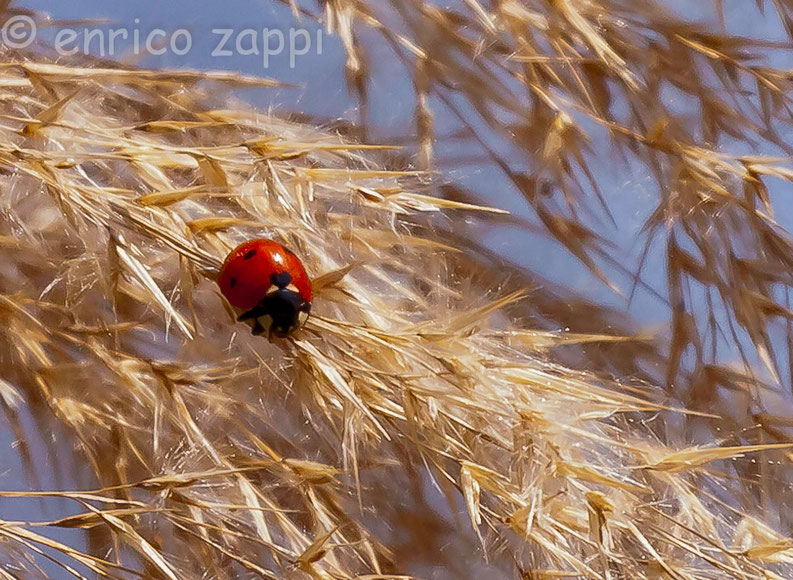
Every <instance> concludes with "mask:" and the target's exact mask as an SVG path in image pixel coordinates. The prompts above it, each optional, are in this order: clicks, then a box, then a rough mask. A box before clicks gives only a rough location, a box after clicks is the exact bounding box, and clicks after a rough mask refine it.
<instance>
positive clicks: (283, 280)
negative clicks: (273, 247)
mask: <svg viewBox="0 0 793 580" xmlns="http://www.w3.org/2000/svg"><path fill="white" fill-rule="evenodd" d="M270 283H271V284H274V285H276V286H278V288H280V289H282V290H283V289H284V288H286V287H287V286H289V284H291V283H292V275H291V274H290V273H289V272H279V273H277V274H270Z"/></svg>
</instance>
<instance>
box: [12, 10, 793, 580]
mask: <svg viewBox="0 0 793 580" xmlns="http://www.w3.org/2000/svg"><path fill="white" fill-rule="evenodd" d="M4 4H7V3H4ZM747 4H750V3H748V2H747ZM713 7H714V8H715V9H716V10H717V12H718V10H719V9H720V8H721V3H720V2H714V3H713ZM293 9H294V10H295V12H296V13H301V17H303V18H306V17H316V18H319V19H322V20H323V21H325V22H326V23H327V25H328V27H329V28H330V29H331V31H333V32H335V33H337V34H339V35H340V36H341V38H342V40H343V41H344V45H345V47H346V49H347V53H348V60H347V80H348V82H349V85H350V87H351V88H352V90H353V91H356V94H357V95H358V97H359V98H360V100H361V110H362V111H363V112H364V113H365V112H366V110H367V99H368V96H367V82H368V78H369V74H370V68H369V67H370V66H371V63H370V62H369V61H368V59H367V58H366V57H365V55H364V53H363V47H362V46H361V45H360V43H359V36H358V35H359V34H360V33H362V32H363V31H365V30H366V31H369V32H372V31H373V32H374V33H375V34H376V35H377V38H378V39H379V40H380V41H382V42H385V43H387V44H388V45H390V47H391V48H392V49H393V53H392V54H393V56H394V58H399V59H400V60H401V61H402V62H403V63H404V64H405V66H406V67H408V69H409V70H411V71H412V73H413V79H414V88H415V93H416V96H417V99H416V106H417V109H416V113H415V117H416V125H417V128H418V130H417V136H418V140H417V142H416V144H417V147H416V152H417V154H418V159H419V163H418V166H419V167H423V168H431V167H432V166H433V158H434V151H435V149H434V148H435V146H436V144H437V143H439V142H440V141H441V140H442V139H443V138H444V137H442V136H436V135H435V134H434V132H433V125H434V122H433V119H434V115H436V114H438V111H439V110H443V111H444V112H445V114H448V113H451V114H452V115H454V116H455V117H456V118H457V119H458V121H459V124H460V126H461V128H462V133H463V134H464V135H465V136H466V137H467V138H469V139H470V140H471V142H472V143H474V145H475V146H476V148H477V150H479V151H484V153H485V156H484V157H485V159H486V160H487V162H488V163H491V164H494V165H495V166H496V167H497V168H498V170H499V171H501V172H502V173H503V174H504V175H505V176H506V177H508V178H509V180H511V182H512V185H513V186H514V191H515V192H518V193H519V194H520V195H522V196H523V197H524V198H525V200H526V201H527V202H528V203H529V205H530V207H531V209H532V210H533V212H534V213H535V214H536V217H537V218H538V220H537V223H538V224H540V226H541V228H542V229H543V231H545V232H546V233H547V234H548V235H549V236H550V237H551V238H552V239H556V240H557V241H558V242H559V243H560V244H563V245H564V246H566V247H567V249H568V250H569V251H570V252H571V253H572V254H573V255H574V256H575V257H576V258H577V259H579V260H580V261H581V262H582V263H584V264H585V265H586V266H587V267H588V268H589V269H590V270H591V271H592V272H593V273H594V274H595V275H596V276H597V277H599V278H600V279H601V280H602V281H603V282H605V283H606V284H608V285H609V286H612V287H615V288H616V287H617V284H615V283H614V282H613V281H612V280H611V278H610V276H609V273H610V272H611V271H612V270H613V271H618V270H617V265H618V264H620V263H621V258H620V255H619V251H618V249H617V248H615V247H614V246H613V245H612V244H609V242H608V237H607V236H608V228H604V229H603V231H595V230H593V229H590V228H591V225H587V224H588V223H589V220H587V219H584V217H583V214H587V213H588V211H589V210H587V209H586V208H588V207H590V205H591V200H592V199H595V200H599V202H598V203H602V205H603V208H604V209H602V210H601V211H603V212H605V213H608V207H609V205H610V204H619V203H620V196H619V195H618V194H617V193H618V192H609V191H601V189H600V188H599V186H598V175H599V173H600V172H601V171H603V169H602V168H597V167H593V163H594V162H595V161H596V159H597V157H598V152H597V151H595V150H594V148H593V147H592V140H593V139H598V140H600V142H607V143H608V144H609V145H610V147H611V150H610V151H609V152H608V155H609V156H611V157H612V158H614V159H621V160H622V161H623V162H624V163H625V164H626V165H631V164H632V165H633V166H634V167H641V168H642V170H643V171H644V172H646V173H647V174H648V175H651V176H652V178H653V179H654V180H655V182H656V185H657V192H658V202H657V209H656V210H655V212H653V213H652V215H651V217H650V219H649V220H648V222H647V224H646V227H645V231H644V239H645V240H646V248H647V249H648V251H649V249H650V248H651V247H653V248H663V249H665V251H666V256H667V265H668V288H667V289H658V290H659V291H660V294H661V295H662V296H668V301H669V304H670V305H671V312H672V320H671V322H672V324H671V327H670V328H671V333H670V336H669V337H668V341H666V340H663V339H661V338H659V339H658V340H657V341H654V340H651V339H650V338H648V337H646V336H636V335H635V333H634V332H633V331H632V330H631V328H632V325H631V324H630V323H629V320H628V319H627V318H626V317H625V316H621V315H619V314H618V313H617V312H614V311H610V310H609V309H607V308H604V307H602V306H598V305H597V304H593V303H591V302H589V301H587V300H586V299H584V298H581V297H578V296H575V295H574V294H573V293H572V292H570V291H567V290H565V289H564V288H559V287H555V286H554V285H552V284H550V283H546V282H543V281H542V279H541V278H540V276H539V275H538V274H541V273H532V274H529V273H526V272H522V271H520V270H519V269H517V268H509V267H507V266H506V265H504V264H501V263H500V262H499V261H498V259H497V257H495V256H494V253H493V252H492V251H490V250H488V249H487V248H486V247H483V246H482V245H481V244H480V243H478V242H477V241H476V240H471V239H468V238H467V237H466V236H465V235H462V234H461V233H460V232H459V231H458V230H457V229H455V227H454V223H455V220H456V219H457V218H460V217H465V216H472V217H473V219H476V220H478V221H479V222H480V223H483V224H485V225H487V226H488V227H500V226H502V225H505V224H512V223H513V222H511V221H509V220H510V219H511V218H508V217H506V216H504V215H502V214H500V213H498V212H496V211H495V210H489V209H487V208H485V207H479V206H478V205H477V204H478V203H481V198H480V197H478V196H477V192H475V191H467V190H464V189H463V188H462V187H454V186H453V185H447V186H446V187H445V188H444V189H443V193H444V194H446V196H445V197H441V196H439V195H437V193H438V192H437V190H436V188H435V187H434V186H433V182H432V180H431V179H430V174H425V173H421V172H418V171H413V170H412V169H411V166H410V164H409V163H408V162H407V161H406V159H408V157H407V154H408V153H409V150H408V151H407V152H404V155H405V157H403V156H402V155H403V153H402V152H396V151H394V150H392V149H389V148H386V147H382V148H381V147H371V146H368V147H367V146H363V145H358V144H357V143H356V140H355V139H353V138H351V137H350V135H344V134H341V133H333V134H331V132H328V131H322V130H319V129H317V128H315V127H312V126H309V125H308V124H299V123H295V122H290V121H287V120H284V119H281V118H277V117H276V116H272V115H267V114H264V113H256V112H253V111H251V110H249V109H248V108H246V107H245V106H243V105H241V104H239V103H235V102H234V101H231V100H229V101H228V102H225V103H224V102H222V101H220V100H219V99H218V98H217V95H218V94H231V93H232V92H233V90H234V89H236V88H239V87H242V86H246V87H249V86H252V85H263V86H270V85H272V84H273V82H272V81H265V80H257V79H251V78H243V77H240V76H237V75H233V74H216V75H213V74H210V73H202V72H199V73H184V72H168V71H165V72H152V71H141V70H135V69H129V68H121V67H118V66H114V65H112V64H109V63H96V62H88V63H82V62H81V63H69V62H66V61H61V62H59V63H57V64H56V63H55V62H54V61H53V60H52V59H51V58H49V56H48V51H47V49H46V47H37V48H36V49H35V50H31V51H29V52H24V53H19V52H11V51H5V52H4V53H3V56H2V64H0V103H2V105H1V107H2V108H1V109H0V111H2V120H0V134H1V135H2V139H1V140H0V173H1V174H0V187H1V188H2V189H1V190H0V191H2V193H1V194H0V210H1V211H0V216H1V219H0V259H2V264H3V267H2V269H1V273H0V293H1V294H0V316H2V330H1V331H0V365H1V366H0V369H2V375H1V376H2V381H0V407H2V410H3V415H4V418H5V421H4V423H3V425H4V427H3V428H5V429H10V430H13V433H14V434H15V437H16V439H17V450H18V453H19V455H20V457H21V458H22V463H23V464H24V465H25V466H26V473H25V474H15V477H17V478H18V479H21V478H23V477H25V478H26V481H27V483H28V485H29V491H21V492H20V491H6V492H3V493H2V494H0V495H2V499H0V505H3V506H9V505H11V503H12V502H30V501H34V502H38V504H43V505H44V506H45V509H46V506H47V504H52V505H58V506H61V507H60V508H59V509H62V510H65V509H68V513H69V514H70V515H68V516H65V517H58V519H53V520H50V521H41V520H36V521H11V520H9V519H6V518H4V519H2V521H0V552H2V556H0V578H7V579H11V578H19V579H22V578H25V579H27V578H36V577H44V576H51V577H72V576H73V577H77V578H82V577H103V578H104V577H106V578H133V577H145V578H169V579H190V578H256V577H264V578H315V579H330V578H367V579H376V578H397V577H402V576H400V575H403V574H404V575H409V574H416V575H418V576H425V577H426V576H430V575H432V576H433V577H446V578H462V577H472V578H473V577H478V578H482V577H494V578H497V577H511V576H514V575H518V576H521V577H523V578H526V579H537V580H539V579H550V578H592V579H594V578H604V579H605V578H608V579H615V580H616V579H621V578H629V579H641V578H646V579H650V578H657V579H661V578H673V579H680V580H682V579H705V578H736V579H741V580H750V579H752V580H754V579H758V580H759V579H765V580H769V579H781V578H790V577H793V539H792V538H791V537H790V533H791V529H790V526H791V519H790V518H789V517H788V515H789V512H788V510H787V506H789V505H790V501H791V494H790V489H789V483H788V482H789V480H790V462H791V459H792V458H793V451H791V449H790V448H789V441H790V436H789V428H790V426H791V419H790V417H789V416H786V415H785V414H784V413H779V412H770V411H767V410H765V408H766V401H767V400H768V397H772V396H778V397H779V398H780V399H784V398H785V395H784V391H785V390H786V389H787V387H782V385H783V384H784V385H786V384H789V381H788V380H787V379H785V377H787V376H788V373H787V371H786V370H785V368H786V366H785V365H782V364H780V362H779V361H780V359H784V357H786V356H787V357H791V355H790V354H789V352H791V351H793V349H791V347H790V346H789V345H790V344H791V322H793V314H791V311H790V309H789V304H788V298H787V288H788V286H789V285H790V284H791V277H790V272H791V270H792V267H793V251H792V250H793V245H791V240H790V238H789V237H788V235H787V233H786V232H785V231H783V230H782V229H781V228H780V226H779V225H778V224H777V222H776V221H775V220H774V217H773V216H774V212H773V210H774V205H773V204H772V197H771V195H770V194H769V193H768V190H767V187H766V183H767V180H768V179H769V178H776V179H780V180H783V181H791V180H793V169H791V167H790V165H789V163H788V158H787V154H788V152H789V150H790V148H789V146H788V144H787V143H785V142H784V140H783V138H782V135H784V134H786V133H787V134H789V125H790V120H791V111H790V109H789V106H790V96H789V95H790V91H791V88H793V86H792V83H793V81H792V80H791V73H790V72H789V71H785V70H779V69H775V68H772V67H771V66H770V65H769V64H767V62H766V59H767V58H769V57H770V56H771V55H772V54H774V53H775V52H776V51H780V50H784V49H786V48H788V47H787V44H786V43H781V44H780V45H777V44H774V43H771V42H767V41H762V40H753V39H749V38H743V37H738V36H732V35H729V34H727V33H722V32H719V31H714V30H713V26H712V25H703V24H697V23H694V22H691V21H686V20H684V19H682V18H681V17H678V16H675V15H674V13H672V12H671V11H669V10H667V9H666V8H664V5H663V3H661V2H655V1H645V2H634V1H631V0H623V1H620V0H608V1H607V0H601V1H597V2H596V1H589V0H524V1H517V0H505V1H495V2H489V3H480V2H478V0H466V1H465V2H463V3H461V4H460V5H459V6H458V7H457V8H455V9H451V8H442V7H440V6H436V5H434V4H431V3H428V2H424V1H421V0H416V1H407V2H396V3H393V4H392V5H386V4H384V3H374V2H371V3H369V2H352V1H348V0H334V1H333V2H327V3H326V4H324V9H323V10H316V9H315V7H310V6H298V5H297V4H295V5H293ZM761 9H765V11H766V17H768V18H772V17H773V18H779V19H782V21H783V22H784V23H785V25H786V26H787V29H788V30H790V31H792V33H793V3H791V2H789V1H788V0H775V1H774V2H762V1H760V0H758V2H757V3H756V4H754V3H751V6H749V8H748V9H747V10H748V11H749V12H752V11H759V10H761ZM315 10H316V11H315ZM10 13H11V12H10V11H9V10H8V9H6V14H10ZM207 89H211V91H208V90H207ZM669 90H674V91H677V92H678V93H680V94H683V95H685V96H686V98H688V99H689V100H692V101H693V102H694V103H695V106H694V107H693V110H694V112H693V113H691V111H689V112H688V113H683V112H681V111H676V110H674V109H673V107H671V106H670V105H668V104H667V103H668V99H666V98H665V97H664V96H663V95H662V92H663V91H669ZM210 94H214V95H215V97H214V98H213V97H211V96H209V95H210ZM471 111H474V112H475V114H476V115H478V118H477V119H476V122H475V123H474V122H473V121H472V118H471V114H472V113H471ZM364 116H365V115H364ZM454 137H455V136H451V137H449V138H454ZM495 139H500V140H501V144H507V145H508V146H509V147H510V148H511V150H512V151H518V152H520V153H521V159H522V160H523V161H522V163H525V164H526V165H525V166H521V165H520V164H519V163H518V162H516V161H515V158H514V157H513V158H508V157H507V156H506V155H505V154H504V153H503V151H504V149H503V147H496V146H494V145H493V142H494V140H495ZM725 144H726V145H725ZM771 151H775V152H776V153H774V155H775V156H773V157H771V156H769V155H770V153H769V152H771ZM762 152H765V154H761V153H762ZM600 153H601V154H602V152H600ZM472 162H473V161H470V160H469V161H467V163H472ZM606 170H609V171H613V170H615V169H613V168H611V167H609V168H607V169H606ZM504 195H507V192H505V193H504ZM781 203H787V201H786V200H784V199H782V200H781ZM449 216H451V217H452V218H454V219H452V220H449V219H448V217H449ZM450 224H451V226H450ZM253 235H268V236H271V237H274V238H277V239H279V240H282V241H283V242H284V243H286V244H287V245H289V246H290V247H291V248H293V249H294V250H295V251H296V252H297V253H298V254H299V255H301V256H302V257H303V258H304V260H305V262H306V264H307V267H308V269H309V270H310V272H311V274H312V275H313V276H314V277H315V290H316V294H317V297H316V300H315V313H314V316H312V318H311V319H310V321H309V324H308V325H307V327H306V328H305V329H304V330H303V331H302V332H300V333H299V334H298V335H297V336H295V337H294V338H293V339H289V340H282V341H278V342H276V343H274V344H270V343H268V342H267V341H265V340H264V339H261V338H256V337H252V336H251V335H250V334H249V333H248V331H247V329H246V328H245V327H244V326H242V325H239V324H236V323H235V322H234V313H233V312H231V311H230V309H229V308H228V307H227V306H226V305H224V302H223V300H222V298H221V297H220V296H219V294H218V292H217V290H216V287H215V285H214V283H213V282H212V278H213V275H214V273H215V272H216V269H217V266H218V264H219V261H220V260H221V259H222V257H223V256H224V255H225V253H226V252H227V251H228V250H229V249H230V248H231V247H232V246H233V245H234V244H236V243H237V242H239V241H241V240H243V239H245V238H247V237H250V236H253ZM604 264H607V265H608V267H607V268H604V267H603V265H604ZM634 274H635V277H634V280H635V283H636V284H637V285H638V284H641V283H642V282H641V268H639V271H638V272H635V273H634ZM695 291H699V292H701V293H702V294H703V295H704V296H705V297H706V302H705V303H706V304H707V308H705V309H704V310H703V309H701V308H700V309H699V310H697V308H696V307H695V306H694V305H693V303H692V300H693V299H692V295H693V293H694V292H695ZM779 319H781V320H782V321H783V323H782V324H781V325H780V324H779ZM564 326H572V327H573V331H574V332H571V333H560V332H556V331H555V330H554V329H558V328H560V327H564ZM774 333H775V334H774ZM772 335H773V336H775V337H776V338H775V339H774V340H772V338H771V336H772ZM780 336H781V337H782V338H781V339H780V338H779V337H780ZM718 344H731V345H732V346H733V347H734V348H736V349H737V350H736V352H739V353H740V354H741V355H742V356H741V357H737V359H738V364H735V361H734V360H732V359H731V358H729V357H726V358H727V360H721V358H720V357H719V355H722V358H724V357H723V353H721V352H717V348H716V347H717V345H718ZM667 345H671V347H669V346H667ZM780 345H782V346H781V347H780ZM686 352H687V353H688V355H686ZM652 385H658V386H657V387H653V386H652ZM663 387H666V388H665V389H664V388H663ZM788 395H789V393H788ZM681 403H682V404H681ZM26 417H30V418H31V420H30V421H29V420H27V419H25V418H26ZM34 434H37V435H36V437H40V438H41V439H42V440H43V441H44V443H45V446H46V455H47V460H46V461H45V460H44V458H39V457H36V456H35V455H36V453H35V452H34V451H32V443H31V442H32V439H33V438H34ZM47 469H53V470H55V471H59V472H61V473H63V472H66V473H69V474H71V475H70V477H71V478H72V479H73V480H75V481H83V482H85V483H86V485H85V488H84V489H68V490H66V489H64V488H61V489H54V490H48V491H40V490H39V485H38V481H39V479H40V477H43V473H44V471H45V470H47ZM6 481H7V479H6ZM90 482H93V483H90ZM53 502H54V503H53ZM63 506H67V507H65V508H64V507H63ZM444 506H445V507H444ZM33 511H35V510H33ZM31 513H32V512H31ZM0 518H3V514H2V513H0ZM57 528H69V529H73V528H77V529H80V530H84V534H85V538H86V539H85V542H83V543H79V542H78V543H77V544H76V545H67V544H66V543H64V542H63V541H61V540H58V539H54V538H58V537H62V536H59V535H58V534H57V533H54V532H56V531H57ZM69 537H70V538H73V537H74V536H69ZM433 566H434V567H436V569H435V570H432V568H431V567H433Z"/></svg>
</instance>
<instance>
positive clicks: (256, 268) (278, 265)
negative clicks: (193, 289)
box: [217, 238, 311, 337]
mask: <svg viewBox="0 0 793 580" xmlns="http://www.w3.org/2000/svg"><path fill="white" fill-rule="evenodd" d="M217 283H218V286H219V287H220V291H221V292H222V293H223V296H225V297H226V300H228V301H229V303H231V305H232V306H235V307H236V308H240V309H242V310H244V312H243V313H242V314H240V316H239V317H238V318H237V320H238V321H245V320H252V321H253V334H255V335H261V334H265V333H266V334H267V335H268V337H271V336H272V335H276V336H286V335H288V334H290V333H291V332H294V331H295V330H296V329H297V328H298V327H300V326H301V325H302V324H303V323H304V322H305V321H306V320H307V319H308V315H309V312H311V281H310V280H309V277H308V274H306V270H305V268H304V267H303V264H302V263H301V262H300V259H299V258H298V257H297V256H295V255H294V254H293V253H292V252H290V251H289V250H287V249H286V248H285V247H283V246H282V245H281V244H279V243H278V242H274V241H272V240H266V239H262V238H259V239H254V240H249V241H247V242H245V243H244V244H241V245H239V246H237V247H236V248H234V249H233V250H232V251H231V253H230V254H229V255H228V256H227V257H226V260H225V261H224V262H223V265H222V266H221V267H220V274H219V275H218V279H217Z"/></svg>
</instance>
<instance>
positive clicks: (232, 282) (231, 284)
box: [229, 278, 237, 288]
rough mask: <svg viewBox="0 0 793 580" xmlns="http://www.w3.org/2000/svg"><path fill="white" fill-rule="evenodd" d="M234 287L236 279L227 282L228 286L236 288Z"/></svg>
mask: <svg viewBox="0 0 793 580" xmlns="http://www.w3.org/2000/svg"><path fill="white" fill-rule="evenodd" d="M236 285H237V279H236V278H232V279H231V280H229V286H231V287H232V288H234V286H236Z"/></svg>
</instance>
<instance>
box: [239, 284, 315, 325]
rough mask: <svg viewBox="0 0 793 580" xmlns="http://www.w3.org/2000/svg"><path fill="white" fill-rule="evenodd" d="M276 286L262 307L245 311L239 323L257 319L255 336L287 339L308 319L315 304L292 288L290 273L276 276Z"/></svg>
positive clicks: (260, 305)
mask: <svg viewBox="0 0 793 580" xmlns="http://www.w3.org/2000/svg"><path fill="white" fill-rule="evenodd" d="M270 282H271V283H272V287H271V289H270V291H269V292H267V294H266V295H265V297H264V298H263V299H262V300H260V301H259V304H257V305H256V306H254V307H253V308H251V309H250V310H248V311H247V312H243V313H242V314H241V315H240V316H239V318H238V320H240V321H244V320H253V321H254V323H253V334H255V335H261V334H267V335H275V336H286V335H288V334H290V333H291V332H293V331H295V330H296V329H297V328H298V327H299V326H300V325H301V324H303V323H304V322H305V321H306V319H307V318H308V314H309V312H310V311H311V303H310V302H307V301H306V300H305V299H303V297H302V296H301V295H300V293H299V292H298V291H297V289H296V288H295V287H294V286H293V285H292V276H291V275H290V274H289V273H288V272H281V273H278V274H272V275H271V276H270Z"/></svg>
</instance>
